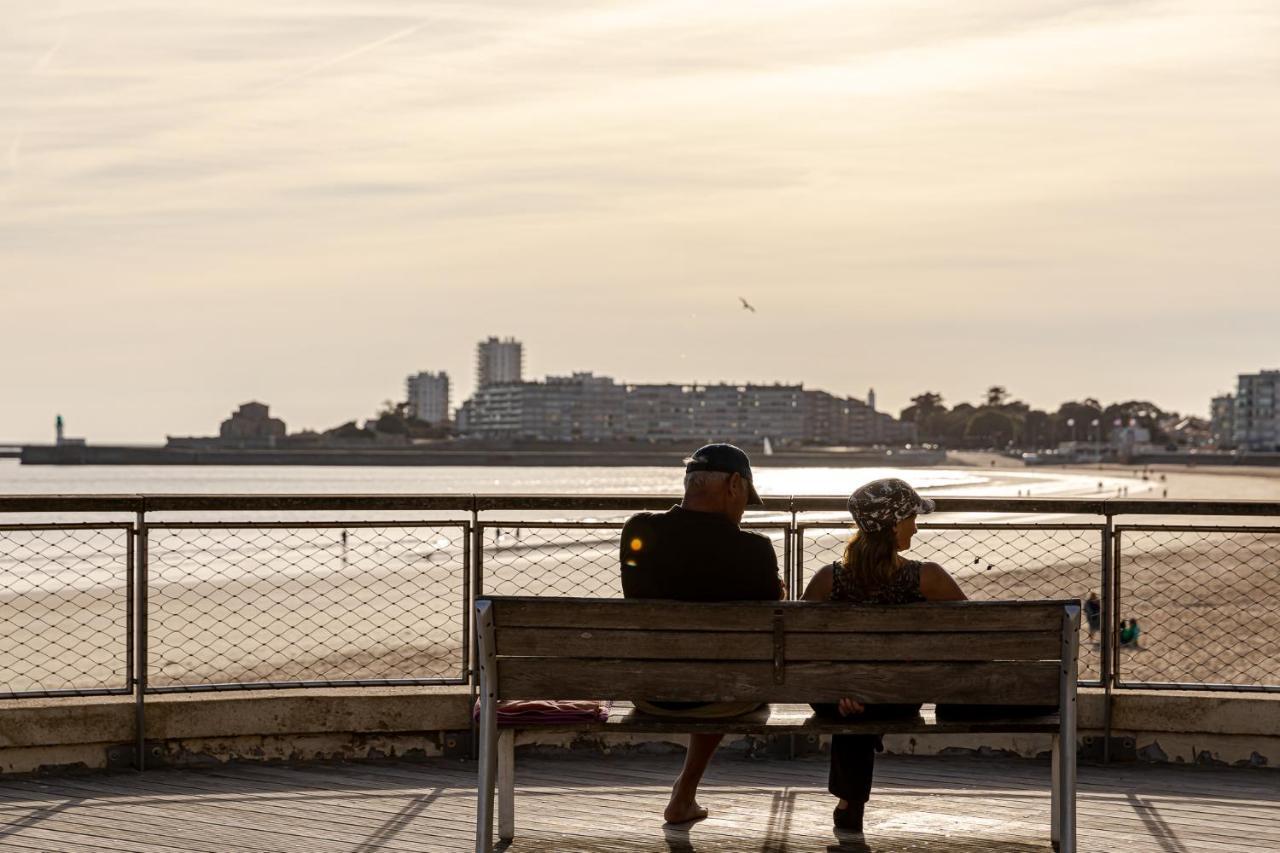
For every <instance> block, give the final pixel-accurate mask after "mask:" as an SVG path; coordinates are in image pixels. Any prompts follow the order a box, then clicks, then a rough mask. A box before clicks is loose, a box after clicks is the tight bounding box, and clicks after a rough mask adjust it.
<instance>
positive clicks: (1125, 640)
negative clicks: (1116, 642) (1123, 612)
mask: <svg viewBox="0 0 1280 853" xmlns="http://www.w3.org/2000/svg"><path fill="white" fill-rule="evenodd" d="M1140 636H1142V629H1141V628H1139V627H1138V620H1137V619H1124V620H1121V622H1120V645H1122V646H1134V647H1136V646H1137V645H1138V638H1139V637H1140Z"/></svg>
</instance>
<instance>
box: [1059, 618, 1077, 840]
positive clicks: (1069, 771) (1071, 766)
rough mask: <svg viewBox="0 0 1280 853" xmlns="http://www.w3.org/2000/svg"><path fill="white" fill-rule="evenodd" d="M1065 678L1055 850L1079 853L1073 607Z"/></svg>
mask: <svg viewBox="0 0 1280 853" xmlns="http://www.w3.org/2000/svg"><path fill="white" fill-rule="evenodd" d="M1062 637H1063V655H1062V664H1063V666H1062V678H1061V684H1060V686H1059V691H1058V696H1059V697H1061V701H1060V704H1059V707H1058V719H1059V723H1058V736H1057V738H1056V741H1057V743H1056V744H1055V745H1056V747H1057V748H1056V749H1055V750H1054V757H1055V758H1057V759H1058V760H1057V763H1056V766H1055V768H1054V773H1053V783H1054V789H1055V790H1056V792H1057V795H1058V796H1057V798H1056V799H1057V802H1056V803H1055V804H1054V810H1053V825H1054V828H1055V835H1054V838H1055V840H1056V842H1057V843H1056V844H1055V845H1054V847H1055V848H1056V849H1057V850H1058V851H1059V853H1076V684H1077V679H1078V678H1079V663H1078V660H1077V655H1078V654H1079V648H1078V643H1079V638H1080V610H1079V608H1078V607H1069V608H1068V609H1067V612H1066V614H1065V615H1064V616H1063V624H1062Z"/></svg>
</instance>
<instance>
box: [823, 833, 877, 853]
mask: <svg viewBox="0 0 1280 853" xmlns="http://www.w3.org/2000/svg"><path fill="white" fill-rule="evenodd" d="M836 838H837V841H836V843H835V844H828V845H827V853H875V848H874V847H872V846H871V845H870V844H868V843H867V842H866V839H864V838H861V837H854V836H852V835H850V836H847V837H846V836H836Z"/></svg>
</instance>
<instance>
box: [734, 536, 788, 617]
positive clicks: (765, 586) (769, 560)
mask: <svg viewBox="0 0 1280 853" xmlns="http://www.w3.org/2000/svg"><path fill="white" fill-rule="evenodd" d="M750 542H751V545H750V547H749V548H748V549H746V551H747V554H746V560H744V566H743V568H744V569H745V570H746V572H747V573H748V576H749V578H750V580H749V581H748V582H747V584H746V586H747V588H748V589H749V590H750V592H751V598H752V599H753V600H757V601H780V600H781V599H783V598H785V597H786V593H787V588H786V585H785V584H784V583H783V582H782V575H781V574H780V573H779V572H778V552H777V551H775V550H773V543H772V542H771V541H769V538H768V537H767V536H761V535H759V534H754V533H753V534H751V539H750Z"/></svg>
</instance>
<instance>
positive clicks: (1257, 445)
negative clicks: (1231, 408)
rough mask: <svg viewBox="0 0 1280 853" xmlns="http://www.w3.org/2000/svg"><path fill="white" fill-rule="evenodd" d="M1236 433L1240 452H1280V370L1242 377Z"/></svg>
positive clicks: (1235, 424)
mask: <svg viewBox="0 0 1280 853" xmlns="http://www.w3.org/2000/svg"><path fill="white" fill-rule="evenodd" d="M1233 431H1234V434H1235V446H1236V447H1237V448H1239V449H1240V450H1262V451H1277V450H1280V370H1264V371H1262V372H1261V373H1242V374H1240V378H1239V380H1238V384H1237V385H1236V402H1235V423H1234V424H1233Z"/></svg>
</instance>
